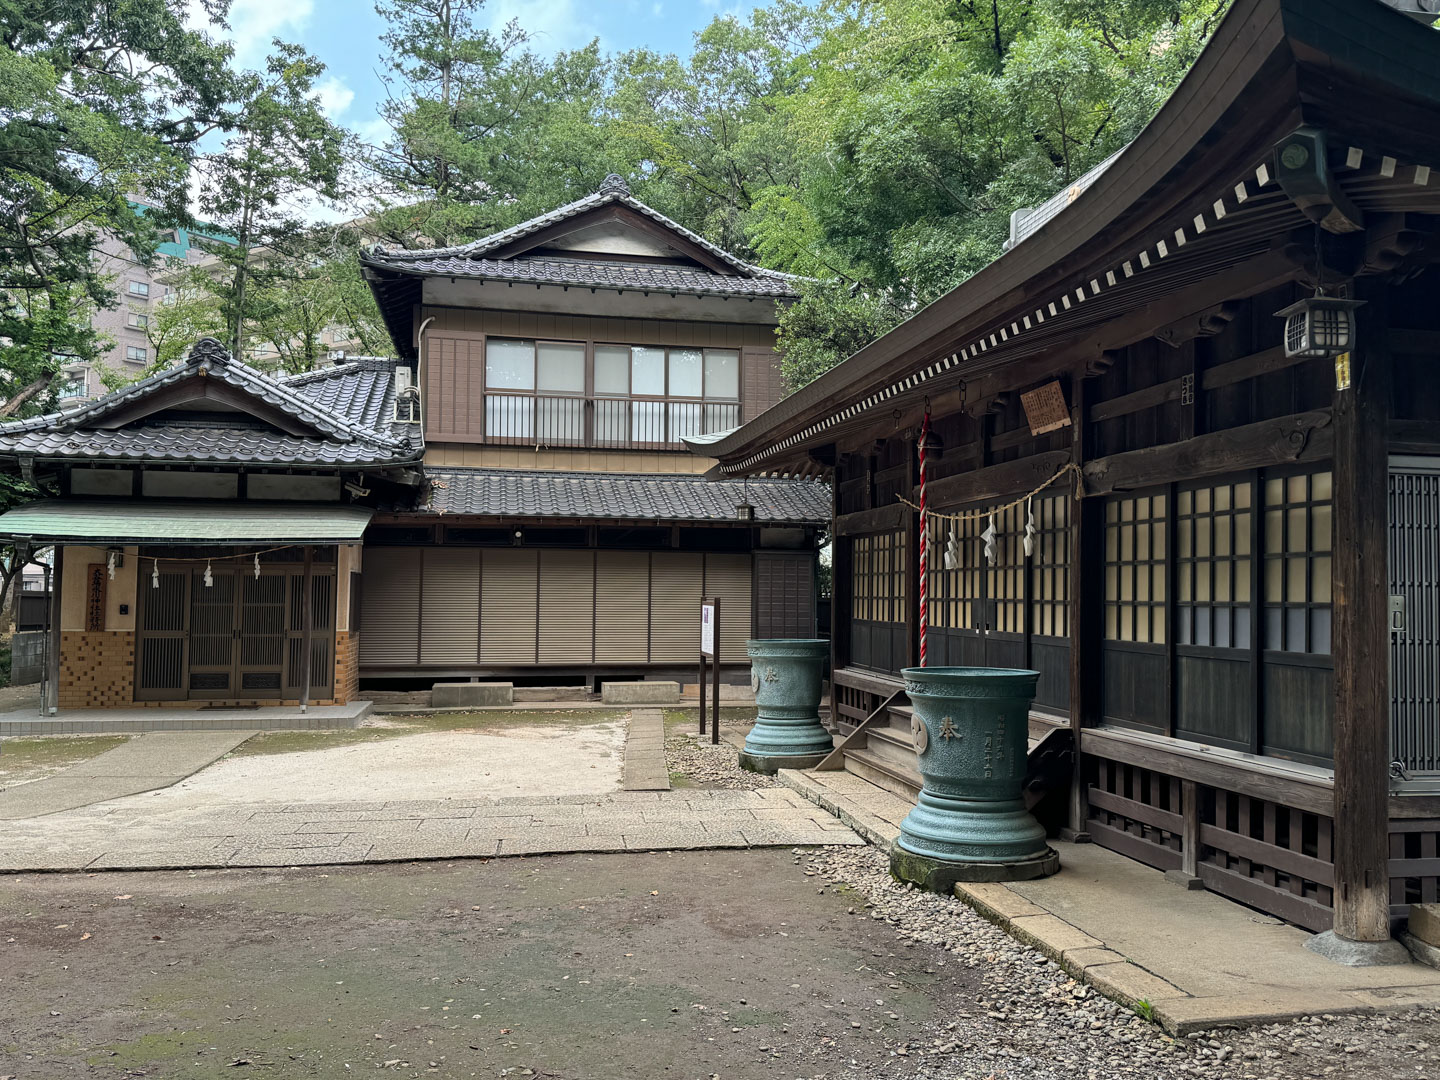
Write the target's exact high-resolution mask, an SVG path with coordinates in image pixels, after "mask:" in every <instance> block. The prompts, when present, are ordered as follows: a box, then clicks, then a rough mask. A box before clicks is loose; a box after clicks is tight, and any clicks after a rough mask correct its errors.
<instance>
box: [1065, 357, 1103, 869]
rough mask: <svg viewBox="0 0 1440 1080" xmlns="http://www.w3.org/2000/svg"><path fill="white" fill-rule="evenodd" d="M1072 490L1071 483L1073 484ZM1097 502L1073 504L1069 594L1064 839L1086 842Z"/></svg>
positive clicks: (1079, 385)
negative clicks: (1070, 752)
mask: <svg viewBox="0 0 1440 1080" xmlns="http://www.w3.org/2000/svg"><path fill="white" fill-rule="evenodd" d="M1070 386H1071V398H1072V400H1071V403H1070V425H1071V427H1070V460H1071V461H1073V462H1074V463H1075V464H1076V465H1084V463H1085V458H1086V445H1085V444H1086V436H1087V433H1088V428H1089V425H1088V423H1087V420H1086V415H1085V379H1084V375H1083V373H1081V372H1077V373H1076V374H1075V376H1074V377H1073V378H1072V379H1071V381H1070ZM1071 483H1072V486H1073V480H1072V481H1071ZM1099 510H1100V503H1099V500H1097V499H1080V500H1078V501H1073V502H1072V503H1071V504H1070V553H1069V554H1070V581H1069V585H1070V593H1069V596H1068V597H1067V606H1068V608H1069V620H1070V736H1071V738H1072V739H1073V740H1074V746H1075V764H1074V767H1073V771H1072V777H1071V783H1070V814H1069V824H1068V827H1067V828H1065V829H1064V830H1062V832H1061V837H1062V839H1065V840H1070V841H1073V842H1075V843H1086V842H1088V841H1089V839H1090V834H1089V832H1088V831H1087V830H1086V825H1087V823H1088V822H1089V820H1090V799H1089V792H1088V791H1087V790H1086V787H1085V767H1084V764H1085V763H1084V757H1083V755H1082V754H1081V752H1080V736H1081V731H1082V729H1083V728H1084V727H1086V726H1087V724H1093V723H1094V717H1095V715H1096V713H1095V703H1096V701H1097V700H1098V689H1099V678H1100V648H1099V644H1100V630H1101V620H1100V594H1099V581H1100V579H1099V574H1100V573H1101V567H1100V565H1099V561H1098V559H1097V558H1096V553H1097V551H1098V550H1099V547H1098V545H1099V543H1100V538H1101V532H1100V530H1102V529H1103V528H1104V522H1103V521H1102V520H1101V518H1100V516H1099Z"/></svg>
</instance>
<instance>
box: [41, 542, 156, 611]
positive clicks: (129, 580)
mask: <svg viewBox="0 0 1440 1080" xmlns="http://www.w3.org/2000/svg"><path fill="white" fill-rule="evenodd" d="M138 550H139V549H138V548H135V547H127V548H126V549H125V559H124V565H122V566H117V567H116V568H115V579H114V580H113V581H112V580H110V578H109V577H107V578H106V579H105V629H106V630H134V629H135V590H136V587H137V582H138V580H139V566H140V560H139V559H138V558H136V555H135V553H136V552H137V551H138ZM109 551H110V549H109V548H103V547H71V546H67V547H66V548H65V572H64V575H63V576H62V580H61V581H60V629H61V630H81V631H83V630H84V629H85V611H86V602H85V589H86V583H87V581H88V580H89V573H90V567H91V565H92V564H96V563H100V564H104V563H105V561H106V557H107V555H108V554H109ZM145 569H146V574H145V584H146V585H149V584H150V574H149V569H150V563H149V561H148V560H147V561H146V563H145ZM121 604H125V605H127V606H128V607H129V613H128V614H125V615H121V614H120V605H121Z"/></svg>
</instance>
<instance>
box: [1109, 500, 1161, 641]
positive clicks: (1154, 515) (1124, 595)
mask: <svg viewBox="0 0 1440 1080" xmlns="http://www.w3.org/2000/svg"><path fill="white" fill-rule="evenodd" d="M1167 499H1168V496H1166V495H1165V494H1163V493H1160V494H1153V495H1128V496H1123V497H1120V498H1112V499H1111V500H1110V501H1109V502H1107V503H1106V504H1105V637H1106V639H1107V640H1109V641H1132V642H1149V643H1154V644H1163V643H1164V642H1165V592H1166V589H1165V546H1166V521H1165V511H1166V503H1167Z"/></svg>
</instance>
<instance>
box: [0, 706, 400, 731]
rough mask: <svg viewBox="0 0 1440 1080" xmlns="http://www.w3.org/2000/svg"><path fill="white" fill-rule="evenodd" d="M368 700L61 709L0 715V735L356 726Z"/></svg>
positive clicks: (326, 728)
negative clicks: (257, 705) (303, 706)
mask: <svg viewBox="0 0 1440 1080" xmlns="http://www.w3.org/2000/svg"><path fill="white" fill-rule="evenodd" d="M370 709H371V703H370V702H368V701H352V702H350V703H349V704H347V705H311V706H310V707H309V708H307V709H306V710H305V711H304V712H301V711H300V708H299V706H297V705H265V706H262V707H260V708H252V709H227V708H213V709H212V708H206V707H203V706H184V707H181V706H173V707H165V708H161V707H158V706H156V707H153V708H137V709H61V710H60V711H59V712H57V713H56V714H55V715H54V716H38V715H36V714H35V713H34V712H30V711H28V710H26V711H18V710H17V711H10V712H5V713H3V714H0V735H87V734H88V735H96V734H127V735H128V734H132V733H136V734H138V733H139V732H142V731H252V732H253V731H324V730H329V729H331V728H353V727H359V726H360V721H361V720H362V719H364V718H365V717H366V716H367V715H369V713H370Z"/></svg>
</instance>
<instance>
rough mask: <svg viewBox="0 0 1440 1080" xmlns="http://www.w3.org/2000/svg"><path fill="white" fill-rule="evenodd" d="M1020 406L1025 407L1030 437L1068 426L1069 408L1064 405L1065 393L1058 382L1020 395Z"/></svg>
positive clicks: (1049, 383)
mask: <svg viewBox="0 0 1440 1080" xmlns="http://www.w3.org/2000/svg"><path fill="white" fill-rule="evenodd" d="M1020 404H1021V405H1023V406H1025V419H1026V421H1027V422H1028V423H1029V424H1030V434H1031V435H1044V434H1045V433H1046V432H1047V431H1054V430H1055V429H1056V428H1062V427H1069V426H1070V406H1069V405H1067V404H1065V391H1063V390H1062V389H1060V383H1059V381H1058V380H1057V381H1056V382H1048V383H1046V384H1045V385H1044V386H1037V387H1036V388H1035V389H1034V390H1030V391H1028V392H1027V393H1024V394H1021V395H1020Z"/></svg>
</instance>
